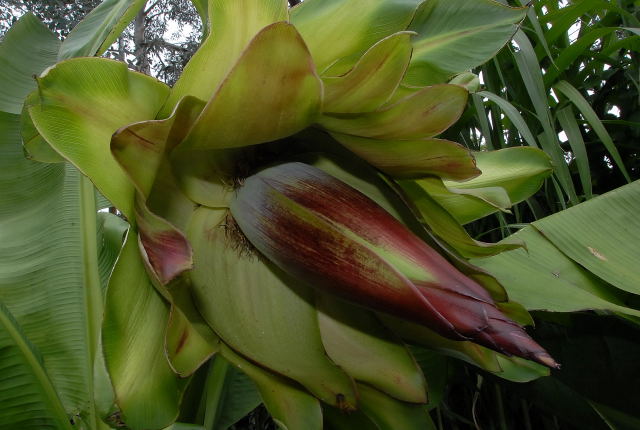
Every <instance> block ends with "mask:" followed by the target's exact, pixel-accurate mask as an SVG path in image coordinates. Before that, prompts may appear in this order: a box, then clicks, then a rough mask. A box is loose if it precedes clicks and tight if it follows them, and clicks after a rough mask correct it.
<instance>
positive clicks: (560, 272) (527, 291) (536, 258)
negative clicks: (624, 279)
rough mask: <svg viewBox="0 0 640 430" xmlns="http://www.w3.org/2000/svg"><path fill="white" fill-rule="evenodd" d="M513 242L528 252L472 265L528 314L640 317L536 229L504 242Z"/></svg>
mask: <svg viewBox="0 0 640 430" xmlns="http://www.w3.org/2000/svg"><path fill="white" fill-rule="evenodd" d="M577 207H580V205H579V206H577ZM591 221H592V222H593V221H595V219H592V220H591ZM608 230H611V228H609V229H608ZM513 240H517V241H521V242H524V243H525V244H526V247H527V250H524V249H516V250H513V251H507V252H503V253H501V254H498V255H495V256H493V257H488V258H480V259H474V260H471V262H472V263H473V264H475V265H477V266H479V267H481V268H482V269H484V270H486V271H488V272H489V273H491V274H492V275H494V276H495V277H496V278H498V280H499V281H500V283H502V285H504V287H505V288H506V289H507V292H508V293H509V297H510V298H511V299H512V300H515V301H516V302H518V303H520V304H522V305H523V306H524V307H525V308H527V309H528V310H543V311H552V312H573V311H579V310H585V309H603V310H611V311H616V312H621V313H624V314H627V315H635V316H640V311H637V310H634V309H630V308H628V307H625V306H624V305H623V301H622V299H623V297H622V296H621V295H620V294H619V292H618V291H616V290H615V289H613V288H611V287H610V286H608V285H607V284H605V283H604V282H603V281H602V280H600V279H599V278H597V277H596V276H594V275H593V274H591V273H589V272H588V271H587V270H584V269H583V268H582V267H580V266H579V265H578V264H576V263H575V262H574V261H572V260H571V259H570V258H568V257H567V256H565V255H564V254H563V253H562V252H560V251H559V250H558V248H556V247H555V246H554V245H553V244H552V243H551V242H549V241H548V240H547V239H545V238H544V237H543V236H542V235H541V234H540V233H539V232H538V231H537V230H536V229H535V228H533V227H526V228H524V229H522V230H520V231H518V232H517V233H514V234H512V235H511V236H509V237H508V238H507V239H505V240H504V241H503V242H509V241H513Z"/></svg>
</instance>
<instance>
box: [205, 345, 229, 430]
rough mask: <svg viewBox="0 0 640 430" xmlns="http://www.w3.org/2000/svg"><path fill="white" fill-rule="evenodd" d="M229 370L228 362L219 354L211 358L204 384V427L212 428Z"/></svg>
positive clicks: (219, 407) (218, 411) (219, 408)
mask: <svg viewBox="0 0 640 430" xmlns="http://www.w3.org/2000/svg"><path fill="white" fill-rule="evenodd" d="M228 371H229V362H228V361H227V360H225V359H224V358H222V357H220V356H216V357H214V358H213V359H212V361H211V364H210V367H209V374H208V375H207V382H206V386H205V398H206V407H205V412H204V428H205V429H207V430H213V429H214V428H215V424H216V421H217V420H218V417H219V416H220V412H221V411H222V399H223V394H224V385H225V379H226V377H227V372H228Z"/></svg>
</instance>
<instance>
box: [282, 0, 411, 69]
mask: <svg viewBox="0 0 640 430" xmlns="http://www.w3.org/2000/svg"><path fill="white" fill-rule="evenodd" d="M421 1H422V0H306V1H304V2H302V3H300V4H298V5H297V6H296V7H294V8H293V9H291V23H292V24H293V25H295V26H296V28H297V29H298V31H300V34H302V37H303V38H304V40H305V42H306V44H307V46H308V47H309V50H310V51H311V54H312V56H313V60H314V62H315V64H316V66H317V67H318V71H319V72H321V73H323V72H324V71H325V70H326V69H328V68H329V67H330V66H332V65H333V64H334V63H335V62H336V61H337V60H339V59H342V58H345V57H346V58H353V57H354V56H358V57H359V56H360V55H361V53H363V52H364V51H366V50H367V49H369V48H370V47H371V46H373V45H374V44H375V43H376V42H378V41H379V40H381V39H383V38H385V37H387V36H390V35H392V34H394V33H397V32H399V31H403V30H406V28H407V26H408V25H409V23H410V22H411V19H412V18H413V15H414V13H415V10H416V7H417V6H418V4H420V3H421ZM353 61H354V62H355V61H357V58H355V59H354V60H353ZM347 70H348V69H347ZM334 76H335V75H334Z"/></svg>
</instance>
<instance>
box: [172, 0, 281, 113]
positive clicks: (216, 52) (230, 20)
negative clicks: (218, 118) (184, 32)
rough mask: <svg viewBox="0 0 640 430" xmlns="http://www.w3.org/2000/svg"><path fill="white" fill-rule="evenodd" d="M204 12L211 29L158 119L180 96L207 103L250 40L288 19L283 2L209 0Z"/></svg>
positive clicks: (268, 0)
mask: <svg viewBox="0 0 640 430" xmlns="http://www.w3.org/2000/svg"><path fill="white" fill-rule="evenodd" d="M198 3H200V2H197V3H195V4H196V5H197V4H198ZM199 12H200V13H202V12H201V11H199ZM207 12H208V14H209V22H210V23H213V28H212V29H211V31H210V32H209V35H208V36H207V38H206V39H205V41H204V42H203V43H202V45H201V46H200V48H199V49H198V51H197V52H196V53H195V54H194V56H193V57H192V58H191V60H190V61H189V63H188V64H187V66H186V67H185V68H184V72H183V73H182V75H181V76H180V79H178V81H177V82H176V84H175V86H174V87H173V89H172V90H171V95H170V96H169V99H168V100H167V103H166V105H165V106H164V108H163V109H162V111H161V112H160V117H161V118H165V117H167V116H169V115H170V114H171V112H172V111H173V109H174V107H175V106H176V105H177V104H178V102H179V101H180V99H182V98H183V97H184V96H187V95H191V96H195V97H198V98H200V99H202V100H209V99H210V98H211V96H212V95H213V94H214V93H215V91H216V89H217V88H218V86H219V85H220V84H221V83H222V82H223V80H224V79H225V77H226V76H227V74H228V73H229V72H230V71H231V69H232V68H233V66H234V64H235V63H236V61H237V60H238V58H240V55H241V54H242V52H243V51H244V50H245V48H246V47H247V45H248V44H249V42H250V41H251V39H253V37H254V36H255V35H256V34H258V32H259V31H260V30H262V29H263V28H264V27H266V26H268V25H270V24H273V23H274V22H278V21H286V20H287V17H288V14H287V2H286V1H285V0H238V1H231V2H230V1H227V0H209V2H208V7H207Z"/></svg>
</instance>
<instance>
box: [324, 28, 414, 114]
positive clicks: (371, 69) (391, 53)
mask: <svg viewBox="0 0 640 430" xmlns="http://www.w3.org/2000/svg"><path fill="white" fill-rule="evenodd" d="M411 34H412V33H410V32H401V33H396V34H393V35H391V36H389V37H387V38H384V39H382V40H381V41H379V42H378V43H376V44H375V45H373V46H372V47H371V48H369V50H368V51H367V52H365V53H364V54H363V55H362V57H360V59H359V60H358V62H357V63H356V64H355V65H354V66H353V68H352V69H351V70H349V72H347V73H345V74H344V75H342V76H328V77H323V78H322V82H323V84H324V101H323V110H324V111H325V112H338V113H354V112H370V111H373V110H376V109H377V108H379V107H380V106H382V105H383V104H384V103H385V102H386V101H388V100H389V98H390V97H391V96H392V95H393V93H394V92H395V90H396V88H397V87H398V85H399V84H400V81H401V80H402V77H403V76H404V73H405V71H406V69H407V66H408V65H409V59H410V58H411V39H410V38H411Z"/></svg>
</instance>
